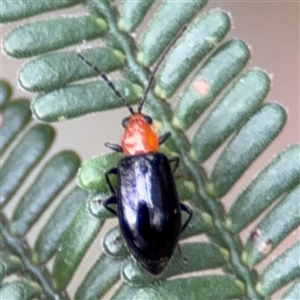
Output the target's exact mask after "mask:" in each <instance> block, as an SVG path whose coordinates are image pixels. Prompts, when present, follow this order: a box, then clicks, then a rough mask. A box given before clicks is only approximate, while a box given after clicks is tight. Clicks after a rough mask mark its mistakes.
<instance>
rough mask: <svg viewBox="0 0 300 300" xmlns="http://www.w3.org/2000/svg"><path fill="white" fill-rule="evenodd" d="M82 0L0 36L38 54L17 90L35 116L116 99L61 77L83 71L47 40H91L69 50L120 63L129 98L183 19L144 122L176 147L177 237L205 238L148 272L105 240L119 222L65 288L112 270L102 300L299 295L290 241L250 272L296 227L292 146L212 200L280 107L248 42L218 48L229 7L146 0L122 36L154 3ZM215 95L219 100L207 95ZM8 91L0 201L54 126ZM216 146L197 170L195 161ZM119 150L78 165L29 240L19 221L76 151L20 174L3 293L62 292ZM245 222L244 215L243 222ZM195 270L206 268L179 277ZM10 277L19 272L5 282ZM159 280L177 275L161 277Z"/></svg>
mask: <svg viewBox="0 0 300 300" xmlns="http://www.w3.org/2000/svg"><path fill="white" fill-rule="evenodd" d="M79 2H80V1H67V0H65V1H58V2H57V1H51V0H44V1H36V2H30V5H28V3H27V1H25V0H23V1H8V0H3V1H2V8H3V9H2V10H1V14H0V20H1V21H2V22H9V21H14V20H18V19H21V18H27V17H29V16H33V15H37V14H40V13H42V12H47V11H51V10H56V9H60V8H63V7H68V6H72V5H75V4H78V3H79ZM84 2H85V8H86V9H87V11H88V13H87V14H86V15H85V16H70V17H66V16H64V15H63V13H62V14H61V17H58V18H56V19H49V20H43V21H36V22H34V21H30V23H29V24H25V25H22V26H21V27H19V28H16V29H14V30H13V31H12V32H11V33H9V34H8V35H7V36H6V37H5V39H4V41H3V46H4V50H5V51H6V52H7V53H8V54H9V55H11V56H13V57H17V58H24V57H31V56H36V55H39V56H38V57H36V58H33V59H30V60H28V61H26V62H25V64H24V65H23V67H22V68H21V70H20V73H19V81H20V83H21V85H22V86H23V88H25V89H27V90H29V91H35V92H39V95H38V96H37V97H36V98H35V99H34V101H33V102H32V106H31V109H32V112H33V114H34V117H35V118H37V119H38V120H40V121H43V122H56V121H61V120H67V119H71V118H74V117H79V116H82V115H85V114H87V113H91V112H99V111H103V110H110V109H113V108H116V107H119V106H121V102H120V101H119V100H118V99H117V97H116V96H115V94H114V93H113V92H112V91H111V89H109V87H108V86H107V85H106V84H105V83H104V82H102V81H96V82H94V81H89V80H86V81H85V82H84V83H79V84H78V83H76V84H73V82H75V81H78V80H82V79H89V78H90V77H93V76H95V75H96V74H95V73H93V71H92V70H91V69H89V68H88V67H87V66H86V65H84V64H83V63H82V62H81V61H80V60H79V59H78V58H77V57H76V52H75V51H72V50H71V51H70V50H69V51H60V50H62V49H64V48H66V47H68V46H71V45H81V43H82V41H88V40H92V39H96V38H97V39H98V38H103V41H105V42H106V45H105V46H103V47H98V48H93V49H86V50H82V54H83V55H84V56H86V57H87V58H88V59H90V60H91V61H92V62H93V63H95V64H96V65H97V66H98V67H99V68H100V69H101V70H102V71H104V72H111V71H115V70H119V71H122V72H123V78H122V79H121V80H120V81H118V82H116V83H115V85H116V86H117V88H118V90H120V92H121V94H122V96H123V97H124V98H126V99H127V100H128V101H129V102H130V103H131V104H135V103H137V102H138V101H139V99H140V98H141V97H142V95H143V89H144V86H146V85H147V82H148V78H149V74H150V71H149V69H148V67H149V66H152V65H153V64H154V63H155V62H156V61H157V59H158V58H159V57H160V56H161V55H162V53H163V51H164V49H165V48H166V47H167V45H168V44H169V43H170V42H171V40H172V38H173V37H174V36H175V35H176V33H177V32H178V31H179V30H180V28H181V27H182V26H183V25H184V24H188V29H187V31H186V32H184V34H183V36H182V37H181V38H180V39H179V40H178V42H177V43H176V44H175V46H174V47H173V49H172V50H171V51H170V53H168V55H167V56H166V58H165V61H164V63H163V65H162V66H161V68H160V70H159V72H158V74H157V78H156V84H155V86H154V87H153V91H154V92H150V94H149V97H148V101H147V103H146V105H145V109H146V110H147V112H148V113H149V114H150V115H151V116H152V117H153V118H154V119H155V121H156V122H155V126H156V127H157V130H158V132H159V133H163V132H166V131H170V132H171V133H172V138H171V139H170V140H169V141H168V142H167V143H166V145H165V146H164V147H162V152H164V153H166V155H168V156H170V155H172V154H173V153H177V154H178V155H179V156H180V157H181V166H180V170H179V173H180V176H179V177H178V178H176V185H177V188H178V192H179V196H180V199H181V200H182V201H184V200H189V204H190V205H191V206H192V207H193V210H194V217H193V219H192V221H191V223H190V224H189V226H188V227H187V229H186V231H185V232H184V233H183V235H182V238H183V239H184V238H188V237H195V236H196V235H199V234H205V235H206V237H207V238H208V240H209V241H208V242H206V243H200V242H197V241H194V240H193V242H184V241H183V242H182V243H181V245H182V252H183V253H184V255H185V256H186V257H187V258H188V261H187V262H186V263H184V262H183V260H182V259H181V257H180V253H179V251H176V252H175V254H174V256H173V258H172V259H171V262H170V263H169V265H168V266H167V268H166V270H164V272H163V273H162V274H161V275H160V276H159V277H153V276H150V275H149V274H148V273H147V272H146V271H145V270H144V269H142V268H141V267H140V266H139V265H138V264H137V263H136V262H135V261H134V260H133V259H132V258H131V257H130V255H129V253H128V250H127V248H126V246H125V243H124V240H123V239H118V236H119V235H120V232H119V229H118V227H116V228H113V229H112V230H110V231H109V232H107V233H106V234H105V236H104V239H103V249H104V252H103V253H102V254H101V255H100V257H99V258H98V260H97V261H96V262H95V263H94V264H93V266H92V268H91V269H90V270H89V271H88V273H87V275H86V277H85V279H84V280H83V281H82V282H81V283H80V284H79V285H78V287H77V290H76V291H75V296H74V298H75V299H80V300H83V299H99V298H101V297H103V296H104V295H105V294H106V292H107V291H108V290H109V289H110V288H111V287H113V286H115V284H116V283H117V282H118V281H119V280H120V278H122V284H121V285H120V287H119V288H118V289H117V291H115V292H114V293H113V296H112V298H113V299H143V300H144V299H184V298H187V297H188V298H189V299H236V298H243V299H246V298H247V299H264V298H269V297H271V296H272V295H273V294H274V292H276V291H277V290H278V289H280V288H282V287H284V286H287V285H288V284H289V283H291V282H293V284H292V285H291V286H289V289H288V290H286V292H285V294H284V296H283V299H291V298H293V297H294V298H295V296H294V295H297V293H299V280H298V281H297V278H299V276H300V271H299V270H300V267H299V259H298V257H297V255H298V254H299V243H295V244H294V245H293V246H292V247H290V248H289V249H288V250H286V252H285V253H283V254H281V255H279V256H278V257H274V259H273V262H272V263H270V264H269V265H267V266H266V267H265V268H264V270H262V271H261V272H260V273H259V272H257V271H256V269H255V268H256V266H257V264H258V263H259V262H261V261H262V260H264V259H266V258H268V257H269V256H270V253H272V251H273V250H274V249H275V248H276V247H277V246H278V245H280V244H281V242H282V241H283V240H284V239H285V238H286V237H287V236H289V235H290V234H291V232H292V231H293V230H294V229H295V228H297V226H299V223H300V216H299V211H298V210H297V209H296V208H297V201H298V198H299V178H300V167H299V155H300V151H299V150H300V147H299V145H293V146H290V147H289V148H287V149H286V150H284V151H283V152H282V153H280V154H279V155H278V156H277V157H276V158H275V159H273V160H272V161H271V162H270V164H269V165H268V166H267V167H265V168H264V169H263V170H261V172H260V173H259V174H258V175H257V177H256V178H255V179H254V180H253V181H252V182H251V183H249V185H248V186H247V187H246V188H245V189H244V190H243V191H241V192H240V194H239V195H238V197H237V199H235V201H233V204H232V206H231V208H230V209H229V212H228V213H226V212H225V209H224V207H223V205H222V202H221V201H219V200H221V198H222V197H223V196H224V195H226V193H227V192H228V191H229V190H230V189H231V188H232V186H233V185H234V184H235V183H236V182H237V180H238V179H239V178H240V177H241V176H242V175H243V174H244V172H245V171H246V170H247V169H248V168H249V167H250V166H251V164H252V163H253V161H255V159H256V158H257V157H258V156H259V155H260V154H261V153H262V152H263V151H264V150H265V149H266V148H267V147H268V145H269V144H270V143H271V142H272V141H273V140H274V139H275V138H276V136H277V135H278V134H279V133H280V131H281V129H282V127H283V126H284V124H285V122H286V114H285V111H284V110H283V109H282V107H280V106H279V105H278V104H275V103H267V104H264V103H263V100H264V99H265V97H266V95H267V93H268V91H269V88H270V79H269V77H268V76H267V74H266V73H264V72H263V71H262V70H259V69H252V70H245V67H246V65H247V62H248V61H249V57H250V51H249V49H248V47H247V45H246V44H245V43H244V42H243V41H240V40H231V41H227V42H225V43H223V44H221V43H222V40H223V39H224V38H225V36H226V34H227V33H228V31H229V29H230V18H229V16H228V15H227V14H226V13H224V12H222V11H220V10H213V11H210V12H208V13H205V14H200V10H201V9H202V7H203V6H204V5H205V4H206V1H199V0H195V1H189V2H186V1H184V2H176V3H174V2H173V1H169V0H165V1H164V2H163V3H162V4H160V3H159V4H158V5H157V7H156V10H157V12H156V14H155V15H153V16H152V17H151V20H150V21H149V22H148V24H147V25H146V27H145V28H142V29H141V30H142V34H141V37H140V39H139V41H135V40H134V39H132V37H131V35H130V34H131V33H134V31H135V30H136V28H137V27H138V26H139V25H140V23H141V22H142V21H143V20H144V17H145V15H146V14H147V12H148V11H149V9H150V7H151V6H152V5H154V1H135V2H133V1H131V0H124V1H123V2H122V4H121V5H120V7H119V8H118V9H116V8H115V7H114V6H113V4H112V2H111V1H104V0H87V1H84ZM54 33H55V34H54ZM54 50H58V51H56V52H52V51H54ZM48 52H52V53H48ZM192 71H194V74H195V75H194V77H193V78H192V79H191V82H188V84H187V87H186V88H185V90H183V92H182V94H181V95H180V97H179V100H178V102H177V104H176V106H175V108H174V110H173V109H172V108H171V107H170V105H169V104H168V103H167V102H166V101H163V100H164V99H167V98H169V97H170V96H171V95H173V94H174V93H175V92H176V91H177V89H178V88H180V87H181V85H182V84H183V82H184V81H186V78H187V76H188V75H189V74H191V72H192ZM221 92H222V98H221V99H220V100H218V101H217V97H218V96H219V94H220V93H221ZM10 96H11V88H10V86H9V85H8V84H7V83H5V82H1V85H0V100H1V104H2V115H3V118H4V121H3V125H2V128H1V132H0V134H1V137H2V140H1V151H2V152H1V154H2V155H3V154H4V155H6V158H5V161H4V163H3V167H2V171H1V178H0V184H1V205H2V206H4V205H6V204H7V203H9V202H10V201H11V199H12V197H13V196H14V195H15V193H16V191H17V190H18V189H19V187H21V186H22V183H23V181H24V180H25V178H27V176H28V175H29V174H31V171H34V170H35V168H36V166H37V165H38V164H40V160H41V159H42V157H43V156H44V155H45V154H46V152H47V151H48V149H49V148H50V146H51V144H52V142H53V139H54V136H55V133H54V130H53V129H52V127H50V126H49V125H46V124H38V125H36V124H34V123H33V121H32V120H31V119H30V110H29V103H28V101H26V100H17V101H12V102H9V100H10ZM99 98H100V99H103V98H105V100H106V101H100V100H99ZM211 104H214V107H213V108H212V109H211V111H210V112H209V113H208V114H207V115H206V116H205V117H203V120H202V122H201V124H200V125H198V128H197V130H196V133H195V134H194V135H193V136H192V137H191V141H189V139H188V138H187V136H186V135H185V131H186V130H187V129H188V128H190V126H191V125H192V124H194V123H195V122H196V121H197V120H198V119H199V118H200V117H201V115H202V113H203V112H205V111H206V109H207V108H208V107H209V106H210V105H211ZM224 143H227V144H226V145H224ZM223 145H224V147H223V148H222V150H221V154H220V155H219V157H218V158H217V161H216V163H215V165H214V166H213V168H212V170H211V172H210V173H209V174H210V175H208V174H207V173H206V172H205V170H204V169H203V168H202V167H201V166H200V164H201V163H203V162H205V161H206V160H207V159H208V158H210V157H211V155H213V154H214V152H215V151H216V150H217V149H218V148H219V147H220V146H223ZM120 157H121V155H120V154H109V155H102V156H100V157H95V158H92V159H91V160H89V161H87V162H84V163H83V164H82V165H81V167H80V169H79V172H78V183H79V186H80V187H81V188H82V189H79V188H74V189H73V190H72V191H71V192H69V194H67V195H66V196H65V198H64V200H63V201H62V202H61V203H60V205H58V206H57V207H56V209H55V211H54V212H53V213H52V214H51V216H49V217H48V221H47V223H46V224H45V225H44V227H43V228H42V229H41V230H40V232H39V233H38V237H37V238H36V239H35V241H34V245H33V249H31V248H30V247H29V246H28V244H27V243H26V242H25V239H26V237H27V233H28V231H29V230H30V228H31V227H32V226H34V224H36V222H37V220H38V219H39V218H40V217H41V216H42V215H44V214H46V213H47V208H48V206H49V205H50V204H51V203H52V202H53V201H54V200H55V198H56V196H57V195H58V194H59V193H61V191H62V190H63V189H64V187H65V186H66V185H67V183H68V182H69V181H70V180H72V178H73V177H74V175H75V173H76V171H77V169H78V167H79V165H80V161H79V158H78V156H77V155H76V154H75V153H74V152H72V151H62V152H61V153H58V154H57V155H55V156H54V157H53V158H50V159H49V160H48V161H47V162H46V164H45V165H44V167H43V168H41V169H40V171H39V174H33V177H34V178H33V182H32V183H31V186H30V187H28V188H27V191H26V192H25V193H24V194H23V195H22V196H21V197H20V199H19V200H18V205H17V207H16V208H15V209H14V212H13V214H12V217H11V218H8V217H7V216H6V215H5V214H4V213H1V245H2V249H3V250H2V252H1V264H0V266H1V269H0V275H1V279H2V280H3V283H2V285H1V290H0V293H1V296H2V297H6V298H5V299H34V298H37V297H40V298H43V299H68V298H70V297H69V296H68V294H67V293H66V289H67V288H68V285H69V282H70V281H71V279H72V277H73V275H74V274H75V273H76V272H77V269H78V266H79V264H80V262H81V261H82V259H83V257H84V256H85V255H86V252H87V250H88V249H89V247H90V245H91V243H92V242H93V241H94V239H95V237H96V235H97V234H98V232H99V230H100V229H101V228H102V226H103V224H104V223H105V220H106V219H107V218H110V217H112V215H111V214H110V213H109V212H108V211H107V210H105V208H104V207H103V205H102V204H100V203H98V202H97V201H94V199H99V197H101V198H104V197H106V196H107V195H108V192H109V191H108V189H107V186H106V183H105V178H104V172H105V171H106V170H107V169H109V168H111V167H115V166H116V164H117V161H118V160H119V159H120ZM45 183H47V184H45ZM114 184H115V183H114ZM88 192H89V193H90V195H89V197H88ZM257 217H260V220H259V222H257V221H256V219H257ZM253 221H255V222H256V224H251V222H253ZM246 227H248V228H250V229H251V232H252V233H251V234H250V235H249V237H248V239H247V240H246V242H245V243H243V242H242V241H241V239H240V237H239V234H240V233H241V231H242V230H243V229H244V228H246ZM116 241H118V242H116ZM52 257H54V265H53V268H52V269H51V270H50V271H48V270H47V269H46V268H45V267H44V266H45V264H46V263H48V262H49V260H50V259H51V258H52ZM216 268H219V269H220V268H222V270H223V274H221V275H215V274H213V270H214V269H216ZM202 270H206V271H208V270H212V273H211V274H208V275H207V274H206V273H205V274H201V273H200V274H199V273H197V275H195V274H193V276H190V273H191V272H197V271H202ZM11 274H17V275H18V277H19V279H18V280H15V279H14V280H12V281H8V280H6V279H7V278H8V277H9V276H10V275H11ZM178 275H180V276H178ZM182 275H184V277H183V276H182ZM172 276H177V277H176V279H174V280H166V279H168V278H170V277H172ZM3 295H4V296H3Z"/></svg>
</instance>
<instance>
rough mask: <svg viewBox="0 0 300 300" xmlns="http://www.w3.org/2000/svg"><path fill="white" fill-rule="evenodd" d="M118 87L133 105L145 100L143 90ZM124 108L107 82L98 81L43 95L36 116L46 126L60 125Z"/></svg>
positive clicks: (122, 83) (125, 85) (125, 83)
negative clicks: (104, 111) (74, 119)
mask: <svg viewBox="0 0 300 300" xmlns="http://www.w3.org/2000/svg"><path fill="white" fill-rule="evenodd" d="M114 84H115V85H116V88H117V89H118V90H119V91H120V93H121V95H123V97H124V98H126V100H127V101H128V102H129V103H130V104H134V103H137V102H138V101H139V100H140V99H141V94H142V90H141V88H140V87H139V86H137V85H135V84H132V83H131V82H129V81H120V82H114ZM122 105H123V103H122V102H121V101H120V100H119V99H118V97H117V96H116V95H115V94H114V92H113V91H112V90H111V89H110V88H109V86H108V85H107V84H106V83H105V82H103V81H96V82H89V83H85V84H78V85H72V86H69V87H66V88H62V89H59V90H55V91H53V92H50V93H48V94H44V95H40V96H39V97H37V98H36V99H35V100H34V102H33V103H32V112H33V114H34V115H35V117H36V118H37V119H39V120H41V121H43V122H58V121H64V120H67V119H71V118H75V117H79V116H82V115H85V114H87V113H91V112H97V111H103V110H108V109H113V108H117V107H121V106H122Z"/></svg>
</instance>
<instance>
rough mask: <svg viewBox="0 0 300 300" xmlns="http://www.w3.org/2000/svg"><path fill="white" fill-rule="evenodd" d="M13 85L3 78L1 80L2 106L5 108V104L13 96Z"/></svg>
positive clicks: (0, 102)
mask: <svg viewBox="0 0 300 300" xmlns="http://www.w3.org/2000/svg"><path fill="white" fill-rule="evenodd" d="M11 93H12V90H11V87H10V85H9V84H8V83H6V82H5V81H3V80H0V108H1V111H2V109H3V104H4V103H5V102H7V101H8V100H9V98H10V97H11Z"/></svg>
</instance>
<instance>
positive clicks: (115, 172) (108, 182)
mask: <svg viewBox="0 0 300 300" xmlns="http://www.w3.org/2000/svg"><path fill="white" fill-rule="evenodd" d="M110 174H114V175H117V174H118V169H117V168H112V169H109V170H108V171H107V172H106V173H105V180H106V183H107V185H108V187H109V190H110V192H111V193H112V194H113V195H115V194H116V192H115V190H114V188H113V186H112V184H111V182H110V179H109V176H108V175H110Z"/></svg>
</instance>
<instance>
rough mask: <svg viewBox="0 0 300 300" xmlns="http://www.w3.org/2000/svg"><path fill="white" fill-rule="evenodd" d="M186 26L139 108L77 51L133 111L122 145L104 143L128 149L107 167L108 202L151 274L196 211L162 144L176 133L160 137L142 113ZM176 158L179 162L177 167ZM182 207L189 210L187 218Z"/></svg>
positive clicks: (125, 123)
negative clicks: (182, 194) (183, 197)
mask: <svg viewBox="0 0 300 300" xmlns="http://www.w3.org/2000/svg"><path fill="white" fill-rule="evenodd" d="M185 29H186V27H184V28H183V29H182V30H181V32H180V33H179V34H178V35H177V37H175V39H174V41H173V42H172V43H171V44H170V45H169V47H168V48H167V49H166V51H165V53H164V54H163V55H162V57H161V59H160V60H159V62H158V64H157V66H156V67H155V69H154V71H153V72H152V74H151V76H150V79H149V83H148V86H147V88H146V90H145V93H144V97H143V99H142V100H141V101H140V103H139V106H138V109H137V111H136V112H135V111H134V110H133V108H132V107H131V106H130V104H129V103H128V102H127V101H126V100H125V99H124V98H123V97H122V96H121V94H120V92H119V91H118V90H116V88H115V86H114V85H113V83H112V82H111V81H110V80H109V79H108V78H107V77H106V75H105V74H103V73H102V72H101V70H100V69H98V68H97V67H96V66H94V65H93V64H92V63H91V62H90V61H89V60H87V59H86V58H85V57H83V56H82V55H81V54H80V53H77V56H78V57H79V58H80V59H81V60H83V62H84V63H85V64H87V65H88V66H90V67H91V68H93V70H94V71H95V72H96V73H97V74H98V75H100V76H101V77H102V78H103V79H104V80H105V81H106V82H107V84H108V85H109V86H110V88H111V89H112V90H113V91H114V93H115V94H116V95H117V96H118V98H119V99H120V100H121V101H122V102H123V103H124V104H125V105H126V106H127V108H128V110H129V112H130V116H129V117H126V118H125V119H124V120H123V121H122V125H123V127H124V129H125V130H124V134H123V137H122V140H121V145H118V144H112V143H105V145H106V146H107V147H108V148H110V149H112V150H114V151H116V152H123V153H124V154H125V156H124V158H122V159H121V161H120V162H119V165H118V167H116V168H112V169H110V170H108V171H107V172H106V173H105V179H106V182H107V185H108V187H109V190H110V192H111V194H112V196H111V197H110V198H109V199H107V200H105V201H104V202H103V205H104V207H105V208H106V209H107V210H109V211H110V212H111V213H113V214H114V215H116V216H117V217H118V219H119V225H120V228H121V232H122V235H123V237H124V239H125V242H126V245H127V248H128V249H129V251H130V253H131V254H132V255H133V257H134V258H135V260H136V261H137V262H138V263H140V264H141V265H142V266H143V267H144V268H145V269H146V270H147V271H148V272H150V273H151V274H152V275H158V274H160V273H161V272H162V271H163V270H164V268H165V267H166V265H167V264H168V262H169V260H170V258H171V257H172V255H173V252H174V250H175V248H176V246H177V245H178V240H179V236H180V234H181V233H182V232H183V231H184V229H185V228H186V226H187V225H188V224H189V222H190V220H191V218H192V215H193V211H192V209H191V208H189V207H188V206H186V205H185V204H183V203H181V202H180V200H179V197H178V193H177V190H176V185H175V181H174V176H173V173H174V172H175V170H176V169H177V167H178V165H179V157H173V158H171V159H168V158H167V157H166V156H165V155H164V154H163V153H161V152H159V146H160V145H161V144H163V143H164V142H165V141H166V140H167V139H168V138H169V137H170V136H171V134H170V133H169V132H167V133H165V134H163V135H162V136H160V137H158V135H157V133H156V132H155V131H154V130H153V128H152V127H151V124H152V118H151V117H150V116H148V115H145V114H143V113H142V108H143V105H144V103H145V101H146V97H147V93H148V92H149V90H150V87H151V85H152V81H153V79H154V75H155V73H156V71H157V69H158V67H159V65H160V64H161V62H162V61H163V59H164V57H165V56H166V53H167V52H168V51H169V50H170V48H171V47H172V46H173V45H174V44H175V42H176V41H177V40H178V38H179V37H180V36H181V35H182V33H183V32H184V31H185ZM171 164H174V168H173V170H172V168H171ZM111 175H115V176H117V188H116V190H115V189H114V188H113V186H112V183H111V181H110V176H111ZM112 204H117V211H116V210H114V209H113V208H112V207H110V205H112ZM181 210H182V211H185V212H186V213H187V214H188V218H187V220H186V221H185V223H184V224H182V220H181Z"/></svg>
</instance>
